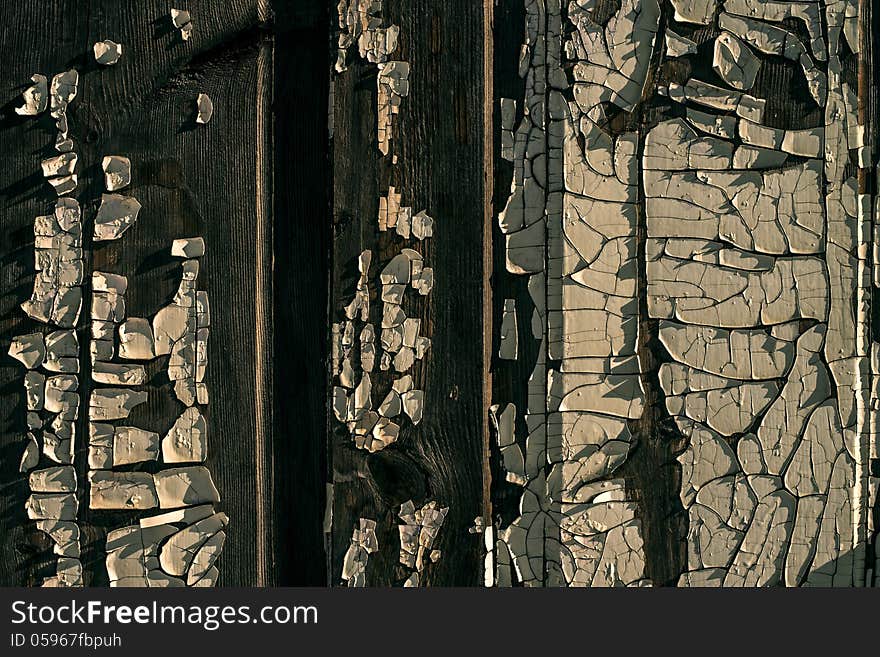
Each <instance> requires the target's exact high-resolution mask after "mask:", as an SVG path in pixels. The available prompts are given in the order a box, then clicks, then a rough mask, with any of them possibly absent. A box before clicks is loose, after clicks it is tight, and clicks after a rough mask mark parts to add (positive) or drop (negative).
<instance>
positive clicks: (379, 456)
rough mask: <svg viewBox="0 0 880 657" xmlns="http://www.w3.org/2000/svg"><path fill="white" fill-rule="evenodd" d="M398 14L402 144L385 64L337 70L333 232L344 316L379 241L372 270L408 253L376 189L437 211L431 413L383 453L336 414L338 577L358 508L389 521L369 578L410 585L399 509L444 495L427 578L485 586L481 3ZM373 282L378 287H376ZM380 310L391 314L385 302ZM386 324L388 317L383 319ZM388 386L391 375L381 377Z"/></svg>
mask: <svg viewBox="0 0 880 657" xmlns="http://www.w3.org/2000/svg"><path fill="white" fill-rule="evenodd" d="M385 16H386V18H387V23H388V24H397V25H399V26H400V41H399V49H398V51H397V52H396V53H395V54H394V56H393V58H394V59H400V60H404V61H408V62H409V63H410V66H411V73H410V93H409V96H408V97H406V98H404V100H403V103H402V108H401V111H400V114H399V115H398V117H397V118H396V119H395V123H394V128H393V130H394V138H393V140H392V152H393V153H396V154H397V156H398V161H397V164H396V165H393V166H392V165H391V164H390V159H391V157H390V156H389V157H387V158H384V159H383V160H382V161H381V162H380V161H379V159H380V158H379V155H380V154H379V151H378V148H377V146H376V125H375V123H376V119H375V116H376V114H375V112H376V109H375V107H376V80H375V76H376V67H375V66H371V65H367V64H364V63H363V62H361V61H357V60H356V61H355V62H354V63H353V64H352V65H351V66H350V68H349V70H348V71H347V72H345V73H344V74H342V75H339V76H337V77H335V78H334V83H335V93H334V114H333V116H334V125H333V180H334V185H333V190H334V242H333V257H334V262H333V272H332V281H333V284H332V292H331V306H330V308H331V319H332V320H333V321H339V319H340V317H341V309H342V307H343V306H344V305H345V304H346V303H348V301H349V299H350V297H351V295H352V293H353V291H354V286H355V282H356V279H357V268H356V259H357V255H358V254H359V253H360V252H361V251H362V250H363V249H367V248H369V249H373V250H374V251H377V253H378V262H377V258H376V256H375V255H374V266H373V270H372V274H373V277H372V278H375V274H378V272H379V271H381V268H382V267H383V266H384V264H385V263H386V262H387V261H388V259H390V257H392V256H393V255H394V254H395V253H396V252H398V251H399V249H400V248H401V245H402V240H401V238H399V237H396V236H393V235H388V234H383V235H381V236H380V235H379V233H378V224H377V215H378V206H379V196H380V195H384V194H385V193H386V191H387V188H388V186H389V185H393V186H395V188H396V189H397V191H398V192H400V193H402V194H403V199H402V201H401V202H402V203H403V204H404V205H408V206H411V207H412V208H413V211H414V212H417V211H419V210H422V209H425V210H427V212H428V214H430V215H431V216H432V217H434V219H435V222H436V223H435V229H434V237H433V238H431V239H429V240H426V241H425V242H424V243H422V244H420V245H418V246H416V247H414V248H417V249H418V250H419V251H420V252H421V253H422V254H423V255H424V257H425V264H426V266H432V267H434V269H435V285H434V289H433V291H432V292H431V294H430V295H429V297H428V300H427V301H426V302H423V301H422V300H419V302H418V303H417V304H416V306H414V307H413V309H412V310H411V311H409V310H408V314H409V315H410V316H412V313H413V312H415V311H418V312H419V313H420V316H421V318H422V321H423V333H426V334H427V335H429V336H430V337H431V338H432V340H433V343H432V345H431V349H430V351H429V352H428V354H427V356H426V357H425V359H424V360H423V361H422V362H420V363H417V364H416V365H415V366H414V367H413V369H412V373H413V378H414V380H415V382H416V386H417V387H422V388H424V390H425V392H426V396H425V416H424V419H423V420H422V422H421V424H419V425H418V426H415V427H413V426H412V425H411V424H410V423H408V421H407V422H404V425H403V428H402V430H401V434H400V438H399V439H398V441H397V442H396V443H394V444H393V445H391V446H389V447H387V448H386V449H384V450H382V451H381V452H378V453H375V454H372V455H367V454H366V453H365V452H363V451H360V450H356V449H355V448H354V446H353V444H352V442H351V440H350V438H349V437H348V435H347V432H346V431H345V429H344V427H342V426H341V425H339V424H338V423H336V421H335V420H332V422H331V427H332V432H331V441H332V446H331V455H332V457H331V462H332V469H333V477H334V480H335V494H334V504H333V532H332V547H331V562H330V577H331V580H332V581H333V582H334V583H337V584H338V583H339V581H340V580H339V573H340V572H341V566H342V557H343V554H344V552H345V550H346V549H347V547H348V544H349V541H350V539H351V532H352V527H353V526H354V524H355V523H356V522H357V519H358V518H361V517H365V518H373V519H376V520H377V521H378V523H379V527H378V529H377V535H378V538H379V544H380V550H379V553H377V554H374V555H372V556H371V557H370V562H369V566H368V569H367V583H368V584H385V585H388V584H399V583H400V582H401V581H402V580H403V578H404V577H405V575H406V573H405V572H404V571H403V569H401V568H398V567H397V566H396V563H397V550H398V539H397V529H396V524H397V520H396V517H395V516H394V514H395V513H396V511H397V507H398V506H399V505H400V504H401V503H402V502H404V501H406V500H407V499H410V498H412V499H413V500H414V501H415V502H416V503H417V504H421V503H424V502H425V501H427V500H429V499H431V500H437V501H438V503H440V504H441V505H442V506H448V507H449V509H450V510H449V515H448V516H447V518H446V521H445V523H444V525H443V528H442V530H441V531H440V535H439V540H438V543H437V544H436V547H437V548H439V549H440V550H441V552H442V557H441V558H440V561H439V562H438V563H437V564H434V565H431V566H429V567H428V569H427V570H426V573H425V575H424V576H423V578H422V582H423V583H428V584H434V585H476V584H478V583H479V582H480V581H481V578H482V566H481V563H482V558H481V544H480V543H481V541H480V537H479V536H478V535H474V534H469V533H468V531H467V529H468V527H470V526H472V525H473V522H474V518H475V517H476V516H478V515H482V513H483V508H482V507H483V500H482V492H481V491H482V451H483V435H482V426H483V423H482V422H483V413H484V408H483V401H482V376H481V373H482V369H483V364H482V340H483V333H482V331H483V326H482V314H483V304H484V301H485V299H486V295H487V290H484V289H483V283H482V278H483V275H482V254H483V183H482V179H483V162H482V138H483V119H482V109H481V108H482V102H483V101H482V98H483V87H482V84H483V82H482V80H483V59H482V43H483V37H482V30H483V23H482V21H483V8H482V5H481V3H476V2H469V1H464V0H452V1H449V2H443V3H436V2H424V1H418V2H397V1H391V2H386V3H385ZM373 287H374V293H375V290H376V287H377V286H376V285H374V286H373ZM372 312H373V313H376V314H375V317H376V318H378V317H379V315H378V314H377V313H379V312H381V304H380V303H379V301H378V299H376V300H374V303H373V308H372ZM377 325H378V322H377ZM374 381H378V382H379V383H378V387H379V389H380V390H381V391H382V392H380V393H378V395H377V392H376V387H377V386H376V384H375V383H374V401H375V403H378V402H379V401H381V399H382V396H383V395H384V391H385V389H386V388H387V386H389V385H390V377H389V376H388V374H387V373H380V374H379V375H377V376H375V377H374Z"/></svg>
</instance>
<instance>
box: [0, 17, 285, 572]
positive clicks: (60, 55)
mask: <svg viewBox="0 0 880 657" xmlns="http://www.w3.org/2000/svg"><path fill="white" fill-rule="evenodd" d="M191 10H192V13H193V16H194V21H195V30H194V33H193V37H192V39H191V40H190V41H189V42H188V43H182V42H181V41H180V39H179V37H178V35H177V33H176V31H174V30H173V29H172V28H171V26H170V21H169V19H168V16H167V6H166V5H165V4H164V3H159V2H149V3H138V4H137V5H136V6H132V5H129V4H127V3H110V2H96V1H95V2H90V3H88V4H87V5H84V3H81V2H80V3H74V2H66V3H51V4H46V5H36V4H33V5H28V6H24V5H21V4H20V3H16V8H15V11H8V12H4V13H5V14H7V15H9V16H10V17H12V21H13V22H12V24H10V25H7V26H5V27H4V30H6V31H7V32H6V34H5V35H4V39H3V46H2V47H3V54H4V58H5V59H6V60H7V61H8V62H10V63H11V65H10V66H8V67H6V68H5V69H4V74H3V80H2V81H3V84H2V87H3V88H4V89H7V90H9V91H7V92H4V93H5V94H6V96H5V97H4V98H5V99H6V100H10V101H11V100H12V98H11V96H12V90H13V89H14V88H15V87H16V86H17V85H20V84H21V83H23V82H24V81H26V80H27V79H28V77H29V76H30V75H31V73H33V72H37V71H39V72H43V73H45V74H47V75H52V74H54V73H56V72H59V71H60V70H63V67H65V66H75V67H76V68H77V69H78V70H80V73H81V78H80V92H79V95H78V97H77V98H76V100H75V101H74V102H73V104H72V106H71V109H70V119H71V131H72V136H73V139H74V142H75V144H76V146H75V148H76V151H77V153H78V154H79V157H80V162H81V164H80V167H81V168H80V171H81V174H82V175H81V183H80V187H79V189H78V190H77V197H78V198H79V199H80V201H81V202H82V204H83V208H84V226H85V227H86V232H88V231H89V230H90V227H91V218H92V216H93V215H94V211H95V208H96V203H97V200H98V199H99V197H100V192H101V189H102V175H101V171H100V168H99V163H100V160H101V158H102V157H103V156H104V155H107V154H120V155H125V156H127V157H129V158H130V159H131V161H132V164H133V166H132V169H133V171H132V178H133V182H132V185H131V188H130V191H131V193H133V194H134V195H135V196H136V197H137V198H138V200H139V201H140V202H141V204H142V206H143V209H142V211H141V214H140V217H139V220H138V222H137V224H136V225H135V226H134V227H133V228H132V229H131V230H130V231H129V232H128V233H127V234H126V235H125V236H124V238H123V239H122V240H120V241H119V242H115V243H109V244H104V245H101V246H96V247H95V248H93V249H92V248H88V247H90V244H89V242H88V241H87V242H86V247H87V252H88V253H89V255H88V256H87V258H89V259H90V262H89V270H91V269H95V270H103V271H111V272H114V273H121V274H123V275H126V276H128V278H129V292H128V299H127V301H128V314H129V316H151V315H152V314H153V313H154V312H155V311H156V310H157V309H158V308H159V307H160V306H161V305H163V304H164V303H166V300H167V298H168V297H169V296H170V295H171V294H172V293H173V291H174V289H175V287H176V282H175V279H176V278H177V277H179V273H178V271H179V265H178V264H176V263H173V262H172V259H171V258H170V257H169V256H168V249H169V247H170V243H171V240H173V239H174V238H178V237H193V236H196V235H202V236H204V238H205V241H206V244H207V254H206V256H205V257H204V258H203V260H202V269H201V276H200V284H201V285H202V286H203V289H207V291H208V294H209V296H210V298H211V301H212V315H213V325H212V334H211V338H210V346H209V365H208V370H207V379H206V380H207V383H208V387H209V390H210V392H211V393H212V397H211V403H210V404H209V406H208V407H207V410H206V412H205V414H206V416H207V418H208V433H209V441H210V449H209V458H208V463H207V466H208V468H209V469H210V470H211V471H212V473H213V475H214V479H215V482H216V484H217V486H218V488H219V490H220V492H221V495H223V498H224V499H223V502H222V504H221V506H222V508H223V509H224V510H225V511H226V512H227V513H228V514H229V516H230V517H231V518H232V523H231V524H230V526H229V528H228V540H227V543H226V548H225V551H224V555H223V557H222V561H221V582H222V583H224V584H227V585H233V584H238V585H245V584H255V583H257V582H258V581H259V577H258V574H257V564H258V559H257V552H258V550H261V549H265V546H264V545H262V544H261V541H260V539H258V537H257V529H258V528H257V525H256V522H257V518H258V515H259V513H260V510H259V507H260V505H261V504H262V501H260V496H259V494H258V490H257V489H256V487H255V486H256V484H255V471H256V465H257V464H256V460H255V459H256V457H257V454H258V449H257V441H258V440H261V439H262V440H265V436H261V435H260V432H259V427H257V425H256V417H257V409H258V405H259V404H260V403H261V402H260V399H261V398H263V396H264V395H266V394H268V391H261V390H260V387H261V385H262V384H261V382H260V381H259V380H258V378H257V373H256V371H255V363H256V362H257V360H258V356H259V354H260V352H261V349H262V347H261V346H260V345H259V343H258V342H257V338H256V323H257V321H258V317H259V315H258V313H259V312H260V306H259V304H258V300H259V299H260V291H259V290H258V289H257V281H258V276H257V270H258V268H259V267H260V263H259V261H258V257H257V256H258V248H257V247H258V245H257V239H258V238H259V237H260V234H261V233H260V231H259V230H258V225H257V222H258V220H263V221H266V220H268V217H267V216H266V215H265V213H260V212H258V199H259V198H260V197H261V195H263V194H265V193H266V190H267V185H268V182H267V181H268V177H267V174H268V172H266V171H265V170H264V169H262V168H259V167H258V165H257V161H258V158H259V155H260V153H261V152H265V147H266V146H265V144H266V141H265V140H266V137H267V134H266V133H265V132H259V131H260V130H263V131H264V129H265V124H264V123H258V121H257V111H258V108H259V103H260V101H259V96H260V94H261V89H263V88H265V86H266V84H267V83H268V82H269V80H268V77H267V76H268V74H269V69H268V68H267V67H266V66H265V61H264V60H261V53H262V52H263V50H264V46H263V43H264V41H265V37H264V35H263V33H262V31H261V30H260V29H259V23H258V20H259V15H258V7H257V4H256V3H252V2H210V3H209V2H202V3H198V5H197V6H194V7H191ZM19 30H20V31H19ZM103 38H112V39H114V40H116V41H118V42H121V43H122V44H123V45H124V55H123V58H122V60H121V61H120V62H119V63H118V64H117V65H115V66H113V67H107V68H99V67H98V66H97V65H96V64H95V63H94V60H93V59H92V55H91V46H92V43H94V42H95V41H97V40H100V39H103ZM200 92H205V93H208V94H209V95H210V96H211V97H212V98H213V100H214V106H215V114H214V118H213V120H212V121H211V123H210V124H209V125H208V126H199V127H196V126H195V124H194V123H193V119H194V102H195V97H196V96H197V94H198V93H200ZM17 104H18V103H17V101H15V102H13V103H12V105H9V104H8V105H7V106H6V109H7V110H9V111H11V107H12V106H14V105H17ZM9 111H7V112H5V115H4V123H5V125H4V130H3V131H4V133H5V134H4V143H6V144H8V145H9V153H8V155H7V156H6V157H5V158H4V164H3V166H2V167H0V171H2V173H0V175H2V177H3V184H2V187H3V188H4V190H5V192H4V197H5V199H4V200H5V203H4V205H5V207H6V211H5V216H6V217H8V222H7V221H4V235H5V236H8V238H10V239H5V240H4V247H6V245H8V247H7V248H8V251H7V250H6V249H4V250H5V251H6V252H5V253H4V256H5V257H7V258H9V260H8V261H7V262H8V263H9V265H8V266H7V267H6V268H5V271H4V283H5V285H4V289H7V290H14V292H13V293H12V294H10V295H7V297H6V298H5V299H4V308H3V317H2V321H3V323H4V324H3V327H2V329H3V336H4V345H5V344H8V340H9V337H10V336H11V335H12V334H14V333H16V332H20V331H21V329H22V327H25V326H27V327H30V324H29V323H28V322H25V321H24V318H23V317H22V315H21V313H20V311H17V310H16V309H15V307H14V306H15V305H17V304H18V303H20V302H21V301H23V300H24V298H26V296H27V294H28V292H29V290H28V285H29V284H30V281H31V280H32V264H31V263H32V257H33V256H32V248H31V247H32V242H33V236H32V233H29V231H30V230H31V228H30V227H31V226H32V222H33V217H34V216H35V215H36V214H41V213H45V212H46V211H47V209H48V208H50V207H51V202H52V200H53V194H52V193H51V188H49V187H48V185H47V184H46V183H45V182H44V181H43V180H42V179H40V178H39V177H38V176H36V175H34V174H35V173H36V172H37V171H38V167H39V160H40V157H41V155H42V154H43V153H46V152H47V151H48V150H49V149H50V148H51V143H52V139H53V133H52V131H51V123H50V122H48V119H47V117H43V118H41V119H39V120H37V121H32V122H30V123H26V122H25V121H23V120H19V119H17V118H12V117H13V116H14V115H10V114H9ZM35 126H40V128H39V129H35ZM22 181H25V182H22ZM263 234H265V232H264V233H263ZM87 308H88V307H87V306H86V310H85V311H84V313H83V317H82V319H81V322H80V325H81V326H82V327H83V328H82V329H81V330H80V343H81V344H82V345H86V349H87V344H88V342H87V334H88V331H87V328H85V327H86V326H87V324H86V317H87V316H88V313H87ZM4 351H5V348H4ZM86 353H87V351H86ZM2 367H3V376H4V388H3V392H4V395H3V404H4V408H5V409H17V410H15V411H14V412H13V413H12V417H11V418H10V420H8V425H7V427H8V428H7V430H4V433H3V440H4V453H5V454H7V455H8V458H5V459H4V473H6V475H5V476H4V479H6V478H7V477H8V478H9V480H12V481H16V482H17V483H16V484H15V486H14V487H12V486H10V487H9V488H7V490H9V491H10V493H11V494H10V496H9V499H7V500H4V502H5V504H4V507H5V508H6V509H10V510H14V513H12V512H10V513H9V515H8V516H7V517H6V518H4V526H3V530H4V531H0V534H2V535H3V537H4V541H5V543H4V551H5V552H6V553H9V554H21V553H22V549H24V548H23V547H22V546H23V545H25V544H26V542H27V541H29V540H32V539H30V538H29V537H30V536H31V535H32V534H33V533H35V532H34V530H32V529H31V528H30V527H27V526H26V524H27V523H26V521H25V519H24V517H23V514H22V513H21V511H20V510H21V504H22V501H23V499H24V490H23V487H24V486H26V484H24V483H22V479H21V478H20V477H19V476H18V475H17V474H15V470H16V469H17V468H16V466H17V456H16V455H17V454H18V453H20V452H19V450H20V445H21V441H20V433H19V432H21V430H22V429H23V413H22V412H21V411H20V410H18V409H21V405H20V399H21V388H20V379H21V370H20V368H16V367H11V366H9V363H8V361H7V360H6V359H4V362H3V365H2ZM152 371H154V370H151V372H152ZM81 378H82V379H85V377H81ZM150 383H151V389H150V401H149V402H148V404H146V405H145V406H143V407H141V408H138V409H136V411H135V412H134V413H132V416H131V423H132V424H134V425H138V426H143V427H145V428H150V429H153V430H155V431H158V432H159V433H160V434H164V432H165V431H166V430H167V429H168V427H169V426H170V425H171V423H172V422H173V420H174V418H175V417H176V414H177V413H178V412H179V410H175V409H176V408H177V403H176V402H174V401H172V400H173V397H172V396H171V395H172V393H171V391H170V389H171V384H170V382H168V381H167V379H166V378H165V377H164V375H159V376H157V377H154V378H153V379H152V380H151V382H150ZM89 390H90V384H89V382H88V381H86V380H83V381H81V388H80V392H81V394H82V398H83V399H87V396H88V392H89ZM8 414H9V412H7V415H8ZM85 416H86V414H85V413H84V412H81V413H80V417H81V420H80V422H79V436H78V445H77V450H78V451H77V459H78V465H79V469H80V475H81V477H80V481H81V482H85V477H84V475H85V448H86V445H87V432H86V428H87V424H86V417H85ZM145 467H147V468H148V467H149V466H145ZM86 489H87V485H86V484H85V483H82V484H81V486H80V489H79V494H80V497H81V504H80V509H81V510H80V514H79V522H80V524H81V526H82V528H83V531H84V534H85V536H84V546H83V547H84V554H83V562H84V566H85V569H86V583H87V584H88V583H91V584H98V585H100V584H106V579H105V578H106V574H105V572H104V568H103V556H104V549H103V535H104V532H106V531H107V530H108V529H112V528H115V527H119V526H122V525H123V524H125V522H127V521H128V520H129V518H130V516H129V515H128V514H125V513H119V512H96V511H91V510H89V508H88V499H87V490H86ZM224 491H226V492H228V494H226V495H224ZM41 565H42V564H41ZM3 567H4V568H6V565H5V564H4V566H3ZM37 570H38V569H37V568H36V567H35V564H34V563H33V562H32V561H29V560H24V559H20V560H19V563H18V564H16V565H15V571H8V572H5V573H4V581H5V582H9V583H17V582H21V581H25V582H29V583H33V582H34V581H35V578H37V577H38V574H37ZM44 574H45V573H39V576H42V575H44Z"/></svg>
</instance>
